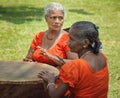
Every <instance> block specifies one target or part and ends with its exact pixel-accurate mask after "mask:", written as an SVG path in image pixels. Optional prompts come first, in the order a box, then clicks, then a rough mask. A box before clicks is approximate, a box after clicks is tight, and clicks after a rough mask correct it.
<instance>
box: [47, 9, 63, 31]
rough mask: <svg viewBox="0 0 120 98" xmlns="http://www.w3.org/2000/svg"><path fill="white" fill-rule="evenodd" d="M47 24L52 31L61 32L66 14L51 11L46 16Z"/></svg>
mask: <svg viewBox="0 0 120 98" xmlns="http://www.w3.org/2000/svg"><path fill="white" fill-rule="evenodd" d="M46 22H47V24H48V28H49V29H50V30H55V31H59V30H60V29H61V27H62V25H63V22H64V14H63V12H62V11H60V10H54V11H50V13H49V15H47V16H46Z"/></svg>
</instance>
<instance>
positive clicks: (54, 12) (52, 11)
mask: <svg viewBox="0 0 120 98" xmlns="http://www.w3.org/2000/svg"><path fill="white" fill-rule="evenodd" d="M48 15H61V16H64V13H63V12H62V11H61V10H51V11H49V14H48Z"/></svg>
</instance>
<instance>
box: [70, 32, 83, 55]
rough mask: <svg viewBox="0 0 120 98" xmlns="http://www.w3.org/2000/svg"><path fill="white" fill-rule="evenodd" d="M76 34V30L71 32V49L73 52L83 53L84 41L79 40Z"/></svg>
mask: <svg viewBox="0 0 120 98" xmlns="http://www.w3.org/2000/svg"><path fill="white" fill-rule="evenodd" d="M75 32H77V31H75V30H72V31H70V34H69V41H68V45H69V47H70V51H71V52H76V53H78V52H80V51H82V50H83V48H82V41H80V39H78V37H77V35H76V34H75Z"/></svg>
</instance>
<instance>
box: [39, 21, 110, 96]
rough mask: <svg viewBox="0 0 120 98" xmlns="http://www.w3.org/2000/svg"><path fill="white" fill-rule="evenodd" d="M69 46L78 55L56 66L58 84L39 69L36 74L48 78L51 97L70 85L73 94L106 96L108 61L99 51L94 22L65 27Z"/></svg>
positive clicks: (51, 76) (77, 23) (58, 94)
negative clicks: (58, 72) (77, 57)
mask: <svg viewBox="0 0 120 98" xmlns="http://www.w3.org/2000/svg"><path fill="white" fill-rule="evenodd" d="M69 37H70V39H69V42H68V44H69V47H70V51H71V52H75V53H77V54H78V56H79V59H76V60H73V61H71V62H68V63H66V64H64V65H63V66H62V67H61V69H60V76H59V79H60V84H59V86H58V87H57V88H55V85H54V83H55V77H54V75H53V74H51V73H49V72H47V71H41V72H40V73H39V75H38V76H39V77H40V78H43V80H45V81H47V82H48V86H47V88H48V93H49V95H50V97H51V98H63V96H64V94H65V92H66V91H67V90H68V89H70V91H71V93H72V94H73V96H74V98H107V93H108V80H109V78H108V77H109V73H108V64H107V58H106V56H105V55H104V54H103V53H102V52H100V51H99V48H100V45H101V43H100V40H99V33H98V30H97V29H96V25H95V24H93V23H91V22H89V21H80V22H76V23H74V24H73V25H72V26H71V28H70V31H69Z"/></svg>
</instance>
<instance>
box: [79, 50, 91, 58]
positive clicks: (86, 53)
mask: <svg viewBox="0 0 120 98" xmlns="http://www.w3.org/2000/svg"><path fill="white" fill-rule="evenodd" d="M89 53H92V52H91V51H87V52H85V53H84V54H83V55H82V56H81V57H80V58H84V57H85V56H86V55H88V54H89Z"/></svg>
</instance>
